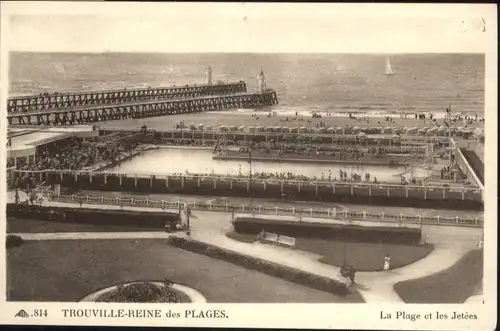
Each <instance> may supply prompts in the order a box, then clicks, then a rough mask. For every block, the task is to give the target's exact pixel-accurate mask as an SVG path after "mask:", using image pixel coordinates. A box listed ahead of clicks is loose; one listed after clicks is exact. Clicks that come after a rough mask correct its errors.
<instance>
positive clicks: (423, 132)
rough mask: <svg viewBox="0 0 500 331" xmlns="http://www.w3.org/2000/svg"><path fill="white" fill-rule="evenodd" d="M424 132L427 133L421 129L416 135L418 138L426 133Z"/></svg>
mask: <svg viewBox="0 0 500 331" xmlns="http://www.w3.org/2000/svg"><path fill="white" fill-rule="evenodd" d="M426 132H427V131H426V130H425V129H424V128H422V129H418V131H417V134H418V135H419V136H425V133H426Z"/></svg>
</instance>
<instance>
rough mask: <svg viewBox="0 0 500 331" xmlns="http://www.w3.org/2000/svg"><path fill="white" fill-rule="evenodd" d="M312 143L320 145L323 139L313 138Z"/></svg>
mask: <svg viewBox="0 0 500 331" xmlns="http://www.w3.org/2000/svg"><path fill="white" fill-rule="evenodd" d="M311 140H312V141H313V142H314V143H321V142H322V141H323V138H321V137H320V136H313V137H312V139H311Z"/></svg>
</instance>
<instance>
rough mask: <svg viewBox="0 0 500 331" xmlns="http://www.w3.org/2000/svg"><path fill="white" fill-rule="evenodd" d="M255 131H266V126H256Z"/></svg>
mask: <svg viewBox="0 0 500 331" xmlns="http://www.w3.org/2000/svg"><path fill="white" fill-rule="evenodd" d="M255 131H257V132H263V131H264V127H263V126H257V127H256V128H255Z"/></svg>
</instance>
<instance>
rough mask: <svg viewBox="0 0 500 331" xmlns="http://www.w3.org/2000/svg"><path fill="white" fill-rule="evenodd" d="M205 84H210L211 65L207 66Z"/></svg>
mask: <svg viewBox="0 0 500 331" xmlns="http://www.w3.org/2000/svg"><path fill="white" fill-rule="evenodd" d="M207 85H209V86H210V85H212V67H211V66H208V67H207Z"/></svg>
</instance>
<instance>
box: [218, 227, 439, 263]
mask: <svg viewBox="0 0 500 331" xmlns="http://www.w3.org/2000/svg"><path fill="white" fill-rule="evenodd" d="M227 236H228V237H229V238H231V239H235V240H238V241H242V242H247V243H252V242H254V241H255V240H256V236H255V235H247V234H240V233H236V232H234V231H231V232H228V234H227ZM433 248H434V247H433V246H432V245H401V244H374V243H359V242H358V243H356V242H341V241H333V240H321V239H303V238H297V241H296V249H300V250H303V251H306V252H311V253H316V254H319V255H321V256H322V258H320V259H319V261H320V262H323V263H326V264H330V265H333V266H336V267H341V266H342V264H343V263H344V252H345V260H346V261H347V263H349V264H350V265H352V266H353V267H354V268H355V269H356V270H358V271H376V270H382V265H383V262H384V256H385V255H386V254H389V255H390V256H391V268H392V269H394V268H399V267H403V266H405V265H408V264H411V263H413V262H416V261H418V260H420V259H422V258H424V257H425V256H427V255H428V254H429V253H430V252H431V251H432V250H433Z"/></svg>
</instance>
